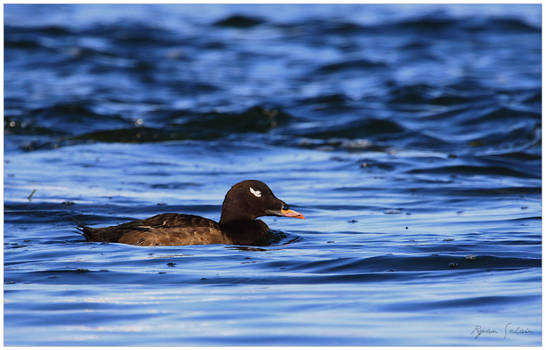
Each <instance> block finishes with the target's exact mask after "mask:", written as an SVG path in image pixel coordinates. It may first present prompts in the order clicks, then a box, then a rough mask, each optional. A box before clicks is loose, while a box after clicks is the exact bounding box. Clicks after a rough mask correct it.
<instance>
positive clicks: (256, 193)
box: [250, 187, 262, 197]
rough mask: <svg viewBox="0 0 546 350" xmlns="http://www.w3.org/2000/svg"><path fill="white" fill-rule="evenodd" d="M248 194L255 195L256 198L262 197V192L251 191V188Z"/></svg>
mask: <svg viewBox="0 0 546 350" xmlns="http://www.w3.org/2000/svg"><path fill="white" fill-rule="evenodd" d="M250 193H252V194H253V195H255V196H256V197H261V196H262V192H261V191H256V190H255V189H253V188H252V187H250Z"/></svg>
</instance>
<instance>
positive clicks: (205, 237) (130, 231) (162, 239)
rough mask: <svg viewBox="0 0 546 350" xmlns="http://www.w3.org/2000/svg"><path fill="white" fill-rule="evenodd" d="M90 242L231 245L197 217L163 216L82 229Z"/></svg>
mask: <svg viewBox="0 0 546 350" xmlns="http://www.w3.org/2000/svg"><path fill="white" fill-rule="evenodd" d="M82 230H83V234H84V236H85V238H86V239H87V240H88V241H90V242H117V243H125V244H133V245H141V246H154V245H155V246H159V245H193V244H231V243H232V241H231V240H230V239H229V238H228V237H227V236H226V235H225V234H224V233H223V232H222V230H221V228H220V225H219V224H218V223H217V222H215V221H213V220H210V219H206V218H204V217H201V216H196V215H185V214H174V213H169V214H160V215H156V216H152V217H151V218H148V219H144V220H135V221H131V222H128V223H125V224H121V225H118V226H109V227H103V228H91V227H82Z"/></svg>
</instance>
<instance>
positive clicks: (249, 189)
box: [220, 180, 304, 223]
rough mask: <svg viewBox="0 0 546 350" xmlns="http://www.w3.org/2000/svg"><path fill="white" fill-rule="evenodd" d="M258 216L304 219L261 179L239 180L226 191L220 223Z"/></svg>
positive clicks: (252, 218) (251, 218)
mask: <svg viewBox="0 0 546 350" xmlns="http://www.w3.org/2000/svg"><path fill="white" fill-rule="evenodd" d="M260 216H286V217H291V218H297V219H304V216H303V215H302V214H300V213H298V212H297V211H294V210H291V209H290V208H288V205H287V204H286V203H285V202H283V201H281V200H280V199H278V198H277V197H275V195H274V194H273V191H271V189H270V188H269V187H268V186H267V185H266V184H264V183H263V182H261V181H258V180H245V181H241V182H239V183H237V184H235V185H233V187H231V189H230V190H229V191H228V193H227V194H226V198H224V203H223V204H222V217H221V218H220V222H221V223H226V222H232V221H244V220H254V219H256V218H258V217H260Z"/></svg>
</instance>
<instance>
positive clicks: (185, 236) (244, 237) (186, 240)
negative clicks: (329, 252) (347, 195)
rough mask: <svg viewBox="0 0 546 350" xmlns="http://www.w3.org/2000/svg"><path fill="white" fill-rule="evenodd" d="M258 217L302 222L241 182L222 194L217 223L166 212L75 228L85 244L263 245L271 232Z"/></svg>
mask: <svg viewBox="0 0 546 350" xmlns="http://www.w3.org/2000/svg"><path fill="white" fill-rule="evenodd" d="M262 216H282V217H289V218H297V219H305V217H304V216H303V214H301V213H299V212H297V211H295V210H292V209H290V208H289V207H288V205H287V204H286V203H285V202H283V201H282V200H280V199H278V198H277V197H276V196H275V195H274V194H273V191H271V189H270V188H269V186H267V185H266V184H265V183H263V182H262V181H259V180H245V181H241V182H239V183H236V184H235V185H233V186H232V187H231V188H230V189H229V191H228V192H227V193H226V196H225V198H224V202H223V203H222V213H221V216H220V221H219V222H216V221H214V220H211V219H207V218H204V217H201V216H197V215H189V214H178V213H166V214H159V215H155V216H152V217H150V218H147V219H142V220H134V221H131V222H126V223H123V224H120V225H116V226H108V227H101V228H92V227H89V226H83V225H79V226H78V229H79V230H80V231H81V232H82V233H83V236H84V237H85V239H86V241H88V242H111V243H123V244H130V245H137V246H181V245H204V244H232V245H263V244H264V242H267V241H268V239H270V236H271V232H270V230H269V227H268V226H267V224H266V223H265V222H263V221H262V220H258V219H257V218H259V217H262Z"/></svg>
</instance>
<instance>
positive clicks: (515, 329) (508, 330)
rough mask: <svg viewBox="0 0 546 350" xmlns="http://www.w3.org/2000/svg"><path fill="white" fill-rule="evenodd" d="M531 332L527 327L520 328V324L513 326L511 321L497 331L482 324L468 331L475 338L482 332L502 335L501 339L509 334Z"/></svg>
mask: <svg viewBox="0 0 546 350" xmlns="http://www.w3.org/2000/svg"><path fill="white" fill-rule="evenodd" d="M529 333H533V331H531V330H530V329H529V328H522V327H520V326H514V325H513V324H512V323H511V322H508V323H506V324H505V325H504V329H503V330H501V331H499V330H497V329H495V328H487V327H483V326H480V325H478V326H474V329H472V332H470V335H473V336H474V339H477V338H478V337H480V336H481V335H482V334H486V335H504V338H503V339H506V338H508V336H509V335H513V334H515V335H525V334H529Z"/></svg>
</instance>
